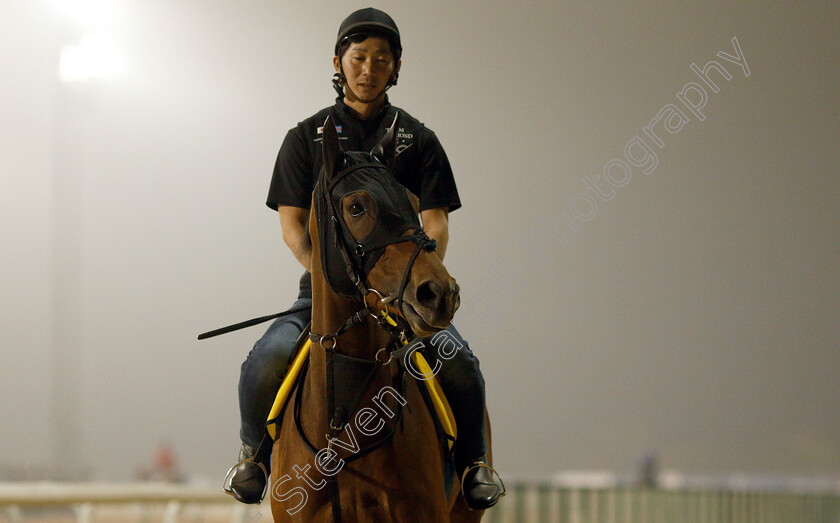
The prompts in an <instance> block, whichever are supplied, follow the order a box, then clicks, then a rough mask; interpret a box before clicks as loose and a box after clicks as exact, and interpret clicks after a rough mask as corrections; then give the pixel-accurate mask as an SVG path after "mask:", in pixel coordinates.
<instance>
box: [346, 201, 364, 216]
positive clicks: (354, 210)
mask: <svg viewBox="0 0 840 523" xmlns="http://www.w3.org/2000/svg"><path fill="white" fill-rule="evenodd" d="M349 211H350V215H351V216H361V215H363V214H364V213H365V208H364V207H362V206H361V205H359V204H358V203H351V204H350V208H349Z"/></svg>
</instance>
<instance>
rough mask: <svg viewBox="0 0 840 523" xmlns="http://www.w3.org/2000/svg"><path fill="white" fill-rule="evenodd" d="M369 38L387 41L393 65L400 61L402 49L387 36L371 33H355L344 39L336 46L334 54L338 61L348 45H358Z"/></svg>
mask: <svg viewBox="0 0 840 523" xmlns="http://www.w3.org/2000/svg"><path fill="white" fill-rule="evenodd" d="M371 36H377V37H380V38H384V39H385V40H387V41H388V47H389V48H390V49H391V55H393V57H394V63H396V62H399V61H400V56H402V49H400V47H399V46H398V45H396V43H395V42H394V39H393V38H391V37H389V36H387V35H384V34H379V33H373V32H369V33H357V34H354V35H352V36H348V37H347V38H345V39H344V40H343V41H342V42H341V43H340V44H339V45H338V52H337V53H336V54H337V55H338V59H339V60H341V59H342V58H343V57H344V53H346V52H347V49H348V48H349V47H350V44H358V43H361V42H364V41H365V40H367V39H368V38H370V37H371Z"/></svg>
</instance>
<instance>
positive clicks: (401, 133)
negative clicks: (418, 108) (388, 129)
mask: <svg viewBox="0 0 840 523" xmlns="http://www.w3.org/2000/svg"><path fill="white" fill-rule="evenodd" d="M413 139H414V134H413V133H407V132H405V127H399V128H397V150H396V153H397V154H396V156H399V155H400V153H402V152H403V151H405V150H406V149H408V148H409V147H411V146H412V145H414V144H413V143H412V142H411V140H413Z"/></svg>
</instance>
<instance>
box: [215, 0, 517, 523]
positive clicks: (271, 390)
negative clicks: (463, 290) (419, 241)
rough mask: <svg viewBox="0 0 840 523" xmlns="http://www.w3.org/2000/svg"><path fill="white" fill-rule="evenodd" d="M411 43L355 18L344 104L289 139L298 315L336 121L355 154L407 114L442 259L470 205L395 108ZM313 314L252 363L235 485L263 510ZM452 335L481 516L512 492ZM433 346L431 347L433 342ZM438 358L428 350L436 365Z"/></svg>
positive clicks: (283, 156) (247, 367)
mask: <svg viewBox="0 0 840 523" xmlns="http://www.w3.org/2000/svg"><path fill="white" fill-rule="evenodd" d="M401 54H402V45H401V43H400V34H399V30H398V29H397V26H396V24H395V23H394V21H393V19H391V17H390V16H388V15H387V14H386V13H384V12H382V11H379V10H377V9H373V8H367V9H361V10H359V11H356V12H354V13H352V14H351V15H350V16H348V17H347V18H346V19H345V20H344V21H343V22H342V23H341V26H340V27H339V32H338V38H337V41H336V45H335V57H334V58H333V62H334V65H335V70H336V74H335V77H334V79H333V85H334V87H335V89H336V91H337V92H338V95H339V96H338V98H337V99H336V103H335V105H333V106H331V107H328V108H326V109H323V110H321V111H319V112H318V113H316V114H315V115H314V116H312V117H310V118H308V119H306V120H304V121H303V122H301V123H299V124H298V125H297V127H295V128H293V129H291V130H290V131H289V132H288V134H287V135H286V138H285V140H284V141H283V145H282V146H281V148H280V152H279V154H278V156H277V162H276V164H275V168H274V174H273V177H272V180H271V187H270V189H269V194H268V200H267V202H266V203H267V205H268V206H269V207H270V208H272V209H274V210H277V212H278V214H279V215H280V224H281V227H282V230H283V239H284V241H285V242H286V244H287V245H288V246H289V248H290V249H291V250H292V252H293V254H294V255H295V257H296V258H297V259H298V261H300V263H301V264H302V265H303V267H304V268H305V269H306V272H305V273H304V275H303V277H302V278H301V282H300V293H299V295H298V301H297V302H295V304H294V305H293V307H292V308H293V309H297V308H302V307H305V306H307V305H311V303H312V288H311V280H310V274H309V269H310V263H317V261H314V262H313V261H312V260H311V259H310V258H311V252H312V245H311V244H310V237H309V232H308V225H307V220H308V218H309V206H310V201H311V197H312V190H313V186H314V183H315V180H317V178H318V174H319V172H320V170H321V166H322V165H323V159H322V158H321V144H320V141H321V134H322V132H323V128H322V127H323V125H324V121H325V119H326V117H327V116H331V117H332V120H333V121H334V122H335V125H336V131H337V132H338V136H339V139H340V140H341V144H342V146H343V147H344V149H345V150H354V151H355V150H364V151H367V150H371V149H372V148H373V147H374V146H375V145H376V144H377V142H378V141H379V140H380V138H381V137H382V136H383V135H384V134H385V132H386V130H387V128H388V126H389V125H390V124H391V122H392V121H393V120H394V117H395V115H396V114H397V113H399V123H398V127H399V128H398V135H397V157H396V159H395V161H394V165H393V174H394V176H395V177H396V179H397V180H398V181H399V182H400V183H401V184H403V185H404V186H405V187H406V188H408V189H409V190H410V191H412V192H413V193H414V194H416V195H418V196H419V198H420V216H421V218H422V221H423V226H424V229H425V232H426V234H428V236H429V237H431V238H432V239H434V240H435V241H436V242H437V249H436V251H435V252H437V253H438V255H439V256H440V257H441V259H442V258H443V256H444V253H445V251H446V244H447V241H448V239H449V236H448V213H449V212H450V211H454V210H455V209H457V208H459V207H461V202H460V200H459V198H458V192H457V189H456V187H455V181H454V178H453V175H452V169H451V167H450V165H449V161H448V159H447V157H446V153H445V152H444V150H443V148H442V147H441V145H440V142H439V141H438V139H437V137H436V136H435V134H434V133H433V132H432V131H431V130H429V129H428V128H426V127H425V126H424V125H423V124H422V123H421V122H419V121H418V120H416V119H415V118H413V117H411V116H410V115H408V113H406V112H405V111H404V110H402V109H398V108H396V107H394V106H392V105H391V104H390V103H388V97H387V96H386V94H385V92H386V91H387V90H388V89H389V88H390V87H391V86H393V85H396V83H397V76H398V73H399V68H400V65H401V61H400V55H401ZM310 315H311V312H310V311H307V310H304V311H300V312H297V313H294V314H290V315H286V316H284V317H281V318H279V319H278V320H276V321H275V322H274V323H273V324H272V325H271V326H270V327H269V328H268V330H267V331H266V333H265V334H264V335H263V337H262V338H261V339H260V340H259V341H257V343H256V344H255V345H254V348H253V349H252V350H251V352H250V353H249V354H248V358H247V359H246V360H245V362H244V363H243V364H242V369H241V376H240V381H239V405H240V413H241V417H242V425H241V431H240V438H241V439H242V448H241V450H240V464H239V465H238V466H237V467H236V469H235V471H234V473H233V476H232V477H231V480H230V487H231V492H232V493H233V495H234V497H236V499H238V500H239V501H242V502H244V503H258V502H259V501H260V499H261V495H262V493H263V490H264V488H265V476H264V474H263V472H262V470H261V469H260V468H259V467H258V466H257V465H256V464H255V462H258V463H265V464H267V461H268V459H269V456H270V454H271V445H270V444H266V443H265V442H264V441H263V440H264V437H265V435H266V430H265V422H266V418H267V416H268V412H269V410H270V409H271V406H272V403H273V401H274V395H275V393H276V392H277V389H278V387H279V386H280V382H281V381H282V379H283V376H284V375H285V372H286V368H287V366H288V364H289V360H290V358H291V354H292V351H293V349H294V346H295V342H296V340H297V339H298V337H299V336H300V334H301V332H302V331H303V329H304V328H305V327H306V325H307V323H308V322H309V320H310ZM446 330H447V332H448V333H449V334H451V335H452V337H454V339H456V340H457V341H458V342H460V345H459V347H460V349H459V350H458V351H457V352H456V353H455V355H454V356H453V357H452V358H451V359H447V360H444V361H440V363H441V367H440V372H438V374H437V378H438V380H439V382H440V384H441V387H442V388H443V390H444V392H445V393H446V395H447V397H448V399H449V403H450V405H451V407H452V412H453V415H454V417H455V422H456V423H457V425H458V441H457V443H456V453H455V456H456V468H457V470H458V472H459V477H462V478H463V479H464V489H463V490H464V493H465V497H466V502H467V505H468V506H469V507H470V508H474V509H484V508H489V507H491V506H493V505H494V504H495V503H496V502H497V501H498V498H499V495H500V494H501V492H502V489H501V486H500V485H499V484H498V483H497V481H496V479H495V478H494V476H493V473H492V469H490V468H489V467H487V466H486V465H487V463H486V462H487V460H486V457H485V454H486V452H487V442H486V436H485V427H484V412H485V408H484V407H485V398H484V378H483V377H482V375H481V371H480V369H479V364H478V360H477V359H476V357H475V356H474V355H473V353H472V351H471V350H470V349H469V347H468V345H467V342H466V341H464V340H463V338H461V336H460V334H458V332H457V331H456V330H455V327H454V326H452V325H450V326H449V327H448V328H447V329H446ZM426 345H427V348H431V344H430V342H429V341H428V340H426ZM435 352H436V351H435V350H434V349H432V350H426V351H424V353H427V358H428V359H429V361H430V363H431V364H432V365H435V363H434V359H435Z"/></svg>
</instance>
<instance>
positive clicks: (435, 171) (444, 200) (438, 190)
mask: <svg viewBox="0 0 840 523" xmlns="http://www.w3.org/2000/svg"><path fill="white" fill-rule="evenodd" d="M426 133H427V136H426V137H425V139H424V140H423V143H422V144H421V148H420V162H421V175H422V177H421V182H420V194H419V195H418V196H419V197H420V210H421V211H425V210H427V209H436V208H439V207H446V208H448V209H449V211H450V212H452V211H454V210H456V209H458V208H460V207H461V200H460V198H459V197H458V188H457V187H456V186H455V178H454V176H453V175H452V167H451V166H450V165H449V158H447V157H446V152H445V151H444V150H443V146H442V145H441V144H440V141H439V140H438V138H437V135H435V133H434V132H432V131H429V130H428V129H426Z"/></svg>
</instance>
